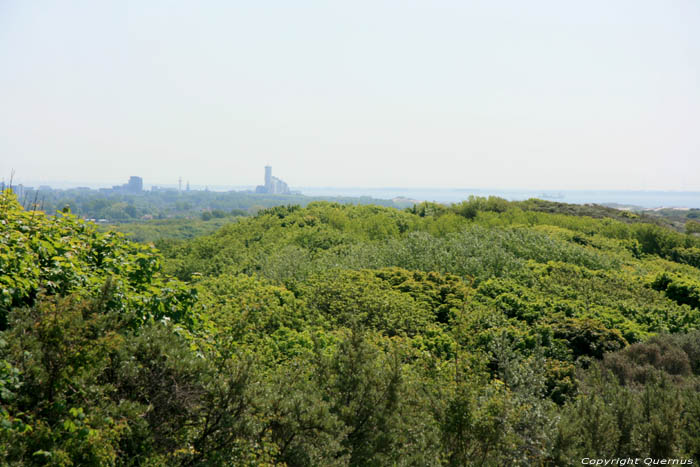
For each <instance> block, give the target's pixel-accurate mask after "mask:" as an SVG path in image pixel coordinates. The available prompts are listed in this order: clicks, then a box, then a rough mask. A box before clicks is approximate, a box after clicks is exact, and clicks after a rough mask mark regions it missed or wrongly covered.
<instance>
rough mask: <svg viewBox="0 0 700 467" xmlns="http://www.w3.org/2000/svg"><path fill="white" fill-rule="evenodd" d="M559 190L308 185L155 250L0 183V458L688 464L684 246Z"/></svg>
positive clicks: (694, 433)
mask: <svg viewBox="0 0 700 467" xmlns="http://www.w3.org/2000/svg"><path fill="white" fill-rule="evenodd" d="M577 209H579V208H575V207H571V206H568V205H556V204H555V203H549V204H547V203H546V202H539V201H530V202H521V203H509V202H506V201H504V200H501V199H496V198H490V199H476V198H475V199H471V200H469V201H465V202H464V203H460V204H456V205H452V206H442V205H438V204H434V203H423V204H420V205H417V206H414V207H413V208H410V209H407V210H404V211H400V210H396V209H393V208H387V207H380V206H375V205H366V206H358V205H344V204H339V203H328V202H313V203H310V204H308V206H306V207H299V206H287V207H273V208H270V209H266V210H261V211H260V212H258V213H257V215H255V216H254V217H243V218H240V219H238V220H237V221H235V222H229V223H226V224H225V225H224V226H223V227H221V228H220V229H219V230H217V231H216V232H214V233H212V234H209V235H204V236H197V237H196V238H193V239H177V237H178V236H177V235H164V236H163V237H164V238H165V237H168V238H170V240H167V241H160V242H158V247H159V248H160V252H157V251H156V250H155V249H154V248H153V247H152V246H147V245H140V244H137V243H133V242H131V241H129V240H127V239H125V238H124V237H123V236H122V234H116V233H111V232H109V233H104V232H99V231H97V230H96V228H95V227H94V226H93V225H92V224H89V223H84V222H83V221H80V220H78V219H77V218H76V217H74V216H73V215H71V214H69V213H66V214H58V215H56V216H47V215H45V214H44V213H43V212H39V211H25V210H23V209H22V208H21V206H20V205H19V203H17V202H16V200H15V199H14V197H13V196H12V195H10V194H8V193H5V194H4V195H3V198H2V199H1V202H0V215H1V216H2V223H1V224H0V287H2V301H1V302H0V318H2V320H1V322H0V330H1V331H0V403H1V408H0V463H2V464H10V465H13V464H15V465H289V466H297V465H298V466H302V465H324V466H325V465H353V466H355V465H356V466H364V465H378V466H379V465H454V466H462V465H489V466H500V465H552V466H559V465H580V463H581V459H582V458H584V457H589V458H595V457H605V458H615V457H624V458H626V457H642V458H643V457H652V458H657V459H667V458H678V459H694V460H695V461H696V462H697V461H699V460H700V425H699V422H698V420H700V239H699V238H698V237H697V236H693V235H691V234H685V233H679V232H677V231H673V230H670V229H668V228H665V227H664V226H660V225H656V224H654V223H649V222H644V219H641V218H638V217H637V218H635V217H630V215H629V214H621V213H619V212H617V213H615V214H614V215H611V216H606V215H598V214H600V211H597V210H596V211H595V213H593V212H589V213H588V215H585V214H584V213H582V212H576V211H577ZM202 222H208V221H202Z"/></svg>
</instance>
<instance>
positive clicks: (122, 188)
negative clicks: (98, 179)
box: [100, 176, 143, 194]
mask: <svg viewBox="0 0 700 467" xmlns="http://www.w3.org/2000/svg"><path fill="white" fill-rule="evenodd" d="M100 191H101V192H103V193H128V194H137V193H141V192H142V191H143V178H141V177H137V176H131V177H129V181H128V182H127V183H125V184H123V185H114V186H113V187H112V188H100Z"/></svg>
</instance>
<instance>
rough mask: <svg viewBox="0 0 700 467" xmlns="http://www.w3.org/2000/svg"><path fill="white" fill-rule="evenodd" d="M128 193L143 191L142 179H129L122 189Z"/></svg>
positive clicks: (133, 177) (134, 177)
mask: <svg viewBox="0 0 700 467" xmlns="http://www.w3.org/2000/svg"><path fill="white" fill-rule="evenodd" d="M124 188H126V191H128V192H129V193H140V192H142V191H143V178H141V177H136V176H132V177H129V183H127V184H126V186H125V187H124Z"/></svg>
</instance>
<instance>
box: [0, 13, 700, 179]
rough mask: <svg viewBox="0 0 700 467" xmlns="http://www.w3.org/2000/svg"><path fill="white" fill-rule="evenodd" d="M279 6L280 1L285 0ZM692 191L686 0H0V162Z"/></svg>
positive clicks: (62, 174) (29, 169) (692, 103)
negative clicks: (268, 168) (268, 169)
mask: <svg viewBox="0 0 700 467" xmlns="http://www.w3.org/2000/svg"><path fill="white" fill-rule="evenodd" d="M292 5H293V6H292ZM268 163H269V164H271V165H272V166H273V170H274V174H275V175H277V176H279V177H281V178H283V179H284V180H286V181H287V182H288V183H289V184H290V185H292V186H330V185H334V186H375V187H377V186H404V187H492V188H516V187H517V188H529V189H566V188H574V189H578V188H594V189H595V188H608V189H678V190H700V2H698V1H696V0H687V1H673V0H658V1H640V0H634V1H625V0H614V1H610V0H605V1H595V0H593V1H591V0H587V1H579V2H573V1H561V0H557V1H536V0H528V1H494V0H491V1H482V2H469V1H454V2H448V1H437V0H433V1H421V2H416V1H394V2H388V1H377V0H374V1H367V2H364V1H352V2H342V3H341V2H329V1H319V2H306V1H297V2H289V1H269V2H262V1H250V2H233V1H202V2H199V1H163V2H156V1H145V0H141V1H113V2H108V1H97V2H96V1H84V2H79V1H68V0H63V1H21V0H20V1H12V0H0V172H1V173H0V175H1V176H2V177H3V178H5V179H7V178H8V177H9V173H10V171H11V170H12V169H14V170H15V171H16V174H17V175H16V179H18V180H19V181H20V182H21V181H26V182H33V183H37V182H42V181H43V182H49V183H50V182H55V181H61V180H64V181H71V182H76V183H78V182H80V183H83V184H84V183H87V182H92V183H96V184H105V185H107V184H110V185H111V184H120V183H124V182H125V181H126V179H127V178H128V177H129V176H130V175H141V176H143V177H144V180H145V182H146V184H159V183H170V184H172V183H175V182H176V180H177V178H178V177H179V176H182V177H183V179H186V180H187V179H188V180H190V181H191V182H192V183H193V184H197V185H253V184H257V183H261V181H262V174H263V166H264V165H265V164H268Z"/></svg>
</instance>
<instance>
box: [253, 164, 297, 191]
mask: <svg viewBox="0 0 700 467" xmlns="http://www.w3.org/2000/svg"><path fill="white" fill-rule="evenodd" d="M255 192H256V193H267V194H275V195H288V194H290V193H291V191H290V190H289V186H287V184H286V183H285V182H284V181H282V180H280V179H279V178H277V177H273V176H272V167H270V166H269V165H266V166H265V184H264V185H258V186H256V187H255Z"/></svg>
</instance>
